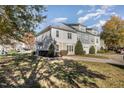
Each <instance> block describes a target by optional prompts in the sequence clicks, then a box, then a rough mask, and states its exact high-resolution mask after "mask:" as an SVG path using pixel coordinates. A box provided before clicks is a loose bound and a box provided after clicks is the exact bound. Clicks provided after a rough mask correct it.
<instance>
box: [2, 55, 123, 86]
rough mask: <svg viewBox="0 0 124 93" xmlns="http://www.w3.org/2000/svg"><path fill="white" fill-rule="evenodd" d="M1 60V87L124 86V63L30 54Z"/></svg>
mask: <svg viewBox="0 0 124 93" xmlns="http://www.w3.org/2000/svg"><path fill="white" fill-rule="evenodd" d="M14 58H15V59H11V60H10V61H7V62H3V63H0V65H1V67H0V87H64V88H69V87H101V88H103V87H106V88H110V87H124V67H122V66H115V65H111V64H104V63H95V62H94V63H93V62H74V61H71V60H64V61H63V62H62V61H61V62H50V61H47V60H43V59H42V58H38V61H36V58H35V57H33V56H30V55H27V54H25V55H20V56H18V57H17V56H14Z"/></svg>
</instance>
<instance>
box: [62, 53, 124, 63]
mask: <svg viewBox="0 0 124 93" xmlns="http://www.w3.org/2000/svg"><path fill="white" fill-rule="evenodd" d="M106 56H107V55H106ZM62 58H63V59H68V60H75V61H87V62H101V63H111V64H117V65H124V61H123V60H122V59H121V56H120V55H113V56H110V57H109V59H102V58H91V57H82V56H63V57H62Z"/></svg>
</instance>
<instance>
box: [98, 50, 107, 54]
mask: <svg viewBox="0 0 124 93" xmlns="http://www.w3.org/2000/svg"><path fill="white" fill-rule="evenodd" d="M97 53H106V51H105V50H98V51H97Z"/></svg>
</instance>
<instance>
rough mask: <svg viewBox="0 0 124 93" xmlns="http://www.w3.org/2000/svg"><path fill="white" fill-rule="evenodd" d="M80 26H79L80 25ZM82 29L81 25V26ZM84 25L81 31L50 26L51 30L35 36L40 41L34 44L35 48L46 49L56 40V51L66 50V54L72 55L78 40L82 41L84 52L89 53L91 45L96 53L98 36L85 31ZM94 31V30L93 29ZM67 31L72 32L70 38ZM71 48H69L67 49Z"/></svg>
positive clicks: (98, 44)
mask: <svg viewBox="0 0 124 93" xmlns="http://www.w3.org/2000/svg"><path fill="white" fill-rule="evenodd" d="M80 28H81V27H80ZM81 29H83V27H82V28H81ZM85 30H86V27H84V31H82V32H76V33H75V32H70V31H65V30H60V29H57V28H51V30H49V31H47V32H45V33H43V34H41V35H39V36H38V37H37V38H36V41H38V42H42V45H43V46H42V47H41V45H38V44H37V45H36V47H37V48H36V49H42V50H48V48H49V45H50V44H51V43H52V42H53V40H55V41H56V45H57V46H58V49H57V50H56V51H57V52H60V51H61V50H68V55H74V54H75V53H74V51H75V50H74V49H75V45H76V42H77V40H80V41H81V42H82V46H83V49H84V51H85V52H86V54H89V49H90V47H91V46H94V47H95V50H96V53H97V51H98V50H99V49H100V48H101V45H100V37H99V36H96V35H92V34H88V33H86V31H85ZM57 31H58V33H59V37H57V36H56V32H57ZM94 32H95V30H94ZM68 33H71V34H72V38H71V39H68ZM69 49H71V50H72V51H71V50H69Z"/></svg>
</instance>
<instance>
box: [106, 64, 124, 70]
mask: <svg viewBox="0 0 124 93" xmlns="http://www.w3.org/2000/svg"><path fill="white" fill-rule="evenodd" d="M108 64H110V65H112V66H114V67H117V68H120V69H123V70H124V65H118V64H111V63H108Z"/></svg>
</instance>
